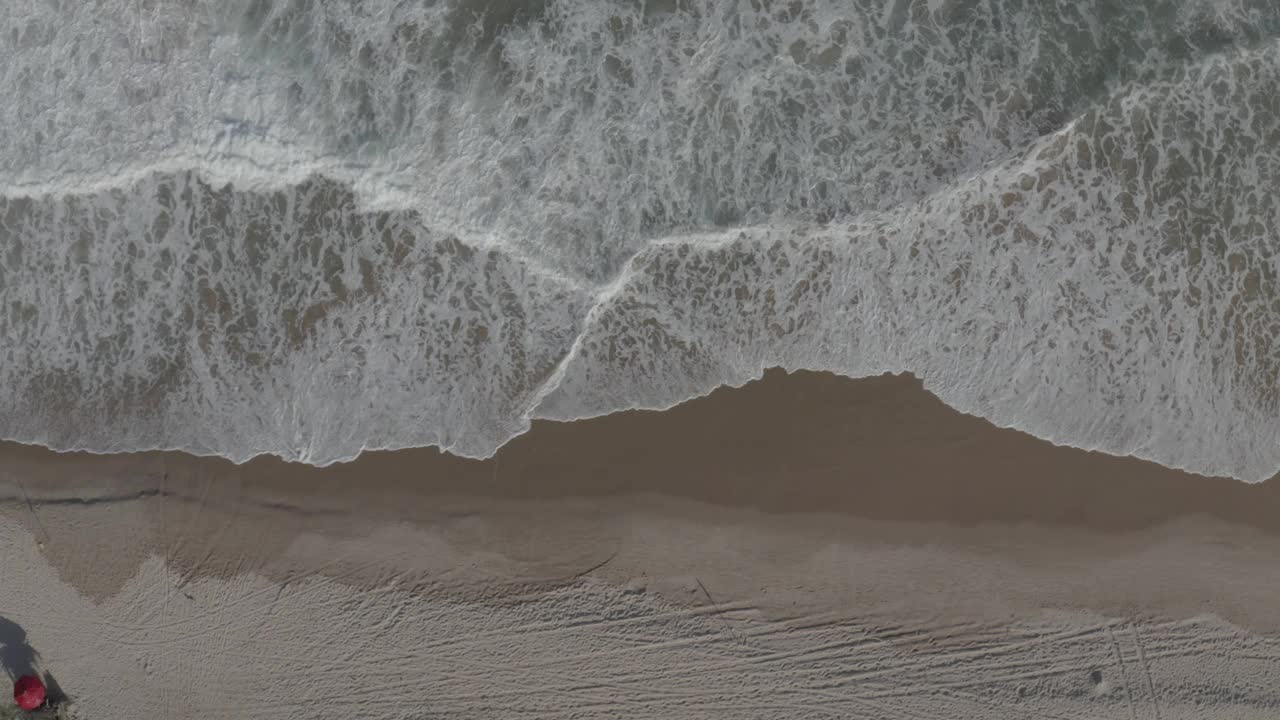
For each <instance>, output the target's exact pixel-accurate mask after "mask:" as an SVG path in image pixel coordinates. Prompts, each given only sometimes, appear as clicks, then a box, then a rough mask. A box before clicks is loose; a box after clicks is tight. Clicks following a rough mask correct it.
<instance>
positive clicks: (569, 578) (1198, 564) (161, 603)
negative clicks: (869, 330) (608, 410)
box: [0, 372, 1280, 720]
mask: <svg viewBox="0 0 1280 720" xmlns="http://www.w3.org/2000/svg"><path fill="white" fill-rule="evenodd" d="M0 495H2V496H3V500H4V502H3V504H2V505H0V543H2V545H0V546H2V547H3V548H4V552H3V555H0V577H2V578H3V582H0V617H3V618H5V619H7V620H8V621H10V622H11V623H13V624H15V625H16V626H17V627H20V628H21V629H22V630H23V631H24V632H25V634H26V639H25V642H27V643H29V645H30V647H31V648H33V649H34V650H35V651H36V652H38V653H40V662H41V663H42V664H43V666H44V667H46V668H47V669H48V670H50V671H51V672H52V673H53V674H54V676H55V677H56V678H57V679H58V681H59V682H60V684H61V685H62V687H63V688H64V689H65V690H66V691H67V692H68V693H70V694H71V695H72V696H73V697H75V698H76V699H77V701H78V703H79V706H80V708H81V710H82V713H83V715H84V716H85V717H91V718H133V717H143V716H146V717H163V718H167V719H175V718H215V717H236V718H241V717H247V718H256V717H263V718H268V717H269V718H279V717H289V718H507V717H511V718H535V717H539V718H540V717H546V718H560V717H575V718H596V717H599V718H616V717H637V718H808V717H813V718H939V719H942V718H946V719H949V720H950V719H957V718H1031V717H1037V718H1038V717H1048V718H1070V719H1072V720H1076V719H1077V718H1128V719H1129V720H1136V719H1138V718H1157V719H1159V720H1172V719H1174V718H1197V719H1198V718H1242V719H1243V718H1252V719H1258V720H1261V719H1264V718H1280V600H1278V598H1280V593H1278V591H1280V480H1272V481H1270V482H1268V483H1263V484H1260V485H1246V484H1244V483H1240V482H1237V481H1234V480H1229V479H1222V478H1206V477H1200V476H1194V475H1190V474H1187V473H1182V472H1178V471H1173V470H1169V469H1166V468H1162V467H1160V466H1157V465H1154V464H1152V463H1147V462H1143V461H1138V460H1133V459H1125V458H1114V457H1108V456H1103V455H1100V454H1096V453H1088V452H1083V451H1078V450H1074V449H1069V448H1060V447H1055V446H1052V445H1050V444H1048V443H1045V442H1042V441H1039V440H1036V439H1034V438H1031V437H1028V436H1026V435H1023V434H1021V433H1018V432H1014V431H1010V430H1003V429H998V428H995V427H993V426H991V425H990V424H989V423H987V422H985V421H983V420H979V419H976V418H972V417H968V416H964V415H961V414H959V413H957V412H954V411H952V410H950V409H949V408H947V407H946V406H944V405H942V404H941V403H940V402H939V401H938V400H936V399H935V398H934V397H933V396H931V395H930V394H928V393H927V392H925V391H924V390H923V389H922V388H921V387H920V384H919V383H918V382H917V381H915V380H914V379H912V378H909V377H884V378H869V379H864V380H857V381H852V380H846V379H840V378H835V377H832V376H828V375H823V374H817V373H798V374H795V375H790V376H788V375H784V374H782V373H779V372H771V373H769V374H768V375H767V376H766V378H765V379H764V380H763V381H760V382H757V383H753V384H751V385H748V386H747V387H744V388H740V389H722V390H720V391H717V392H715V393H713V394H712V395H711V396H709V397H707V398H702V399H699V400H695V401H692V402H689V403H687V404H685V405H682V406H679V407H677V408H674V409H672V410H669V411H666V412H661V413H651V412H630V413H622V414H618V415H614V416H610V417H605V418H598V419H594V420H589V421H583V422H577V423H568V424H556V423H537V424H535V426H534V428H533V429H532V430H531V431H530V432H529V433H528V434H527V435H525V436H523V437H521V438H519V439H517V440H516V441H514V442H512V443H511V444H510V445H508V446H507V447H506V448H504V449H503V450H502V451H501V452H500V453H499V455H498V457H497V458H495V459H494V460H491V461H486V462H478V461H470V460H461V459H458V458H454V457H450V456H445V455H441V454H439V453H437V452H435V451H431V450H415V451H399V452H389V453H371V454H368V455H366V456H365V457H363V458H361V459H360V460H358V461H356V462H354V463H350V464H346V465H341V466H334V467H330V468H326V469H315V468H309V467H305V466H297V465H289V464H285V463H281V462H279V461H276V460H272V459H260V460H255V461H253V462H251V463H248V464H247V465H243V466H235V465H232V464H230V463H227V462H223V461H219V460H214V459H197V458H192V457H189V456H185V455H181V454H176V453H143V454H137V455H124V456H105V457H104V456H90V455H84V454H70V455H58V454H54V453H51V452H48V451H44V450H41V449H36V448H28V447H21V446H15V445H5V446H0ZM0 627H3V626H0ZM3 635H4V634H3V633H0V641H3V640H4V639H5V638H4V637H3Z"/></svg>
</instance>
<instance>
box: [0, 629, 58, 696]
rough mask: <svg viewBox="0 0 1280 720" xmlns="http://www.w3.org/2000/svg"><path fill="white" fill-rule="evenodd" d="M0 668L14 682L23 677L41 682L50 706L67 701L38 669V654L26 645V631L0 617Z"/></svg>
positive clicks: (47, 675)
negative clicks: (30, 676) (35, 678)
mask: <svg viewBox="0 0 1280 720" xmlns="http://www.w3.org/2000/svg"><path fill="white" fill-rule="evenodd" d="M0 666H3V667H4V670H5V672H7V673H8V674H9V677H10V679H11V680H15V681H16V680H17V679H18V678H20V677H22V676H23V675H35V676H36V677H39V678H40V679H41V680H43V681H44V686H45V690H46V692H47V694H48V698H49V703H50V704H52V705H57V704H59V703H61V702H63V701H64V700H66V699H67V696H66V694H65V693H63V692H62V688H61V687H59V685H58V681H57V680H54V678H53V675H52V674H50V673H49V671H48V670H41V669H40V653H38V652H36V651H35V648H33V647H31V645H29V644H28V643H27V631H26V630H23V629H22V626H21V625H19V624H17V623H15V622H12V621H10V620H8V619H6V618H4V617H0Z"/></svg>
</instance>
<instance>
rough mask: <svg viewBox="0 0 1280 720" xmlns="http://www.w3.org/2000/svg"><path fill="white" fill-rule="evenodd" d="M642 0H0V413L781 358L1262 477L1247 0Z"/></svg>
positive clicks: (1251, 16) (655, 400)
mask: <svg viewBox="0 0 1280 720" xmlns="http://www.w3.org/2000/svg"><path fill="white" fill-rule="evenodd" d="M784 5H785V6H784ZM481 7H482V8H486V9H487V10H488V11H489V12H490V15H491V16H492V15H499V14H501V13H502V12H503V11H504V7H505V6H503V5H502V4H501V3H494V4H492V5H488V6H483V5H482V6H481ZM682 8H684V9H682V10H680V11H678V12H653V11H647V10H645V9H643V8H641V7H640V6H638V5H636V4H633V3H628V2H622V1H621V0H618V1H617V2H607V1H603V0H590V1H588V0H560V1H558V2H552V3H550V4H549V7H548V9H547V10H546V11H545V12H543V13H542V14H541V15H540V16H539V17H538V18H537V19H534V20H529V19H524V20H520V21H518V22H515V23H513V24H510V25H507V26H501V27H499V26H498V25H495V24H494V23H488V24H486V23H484V22H479V23H476V22H472V20H471V18H470V15H469V14H468V13H467V12H465V11H464V10H465V8H463V6H461V5H459V4H456V3H450V2H440V3H434V4H419V3H395V2H391V1H390V0H387V1H386V2H362V3H355V2H347V1H345V0H323V1H321V0H316V1H314V2H309V3H299V2H286V1H284V0H280V1H278V2H257V1H255V2H248V1H246V2H238V3H224V2H217V3H215V2H212V1H210V2H196V3H191V2H187V1H185V0H184V1H183V2H176V0H174V1H164V0H162V1H160V2H155V3H150V4H145V5H142V4H138V3H125V2H123V1H122V0H121V1H120V2H113V1H112V0H100V1H99V2H98V3H96V4H93V3H79V4H58V3H41V4H37V3H30V4H22V5H18V6H8V7H6V8H5V9H3V10H0V53H3V54H4V55H5V56H6V57H12V58H18V62H15V63H10V64H7V65H6V66H4V67H3V68H0V87H2V88H4V89H5V91H6V93H7V95H8V96H9V97H10V98H11V99H12V101H11V102H6V103H4V104H3V105H2V106H0V127H3V128H4V129H3V130H2V131H0V132H3V133H4V134H3V135H2V136H0V140H2V141H3V142H0V198H2V199H0V222H3V223H4V224H3V225H0V313H2V314H0V318H2V319H3V324H2V325H0V335H2V336H3V339H4V341H5V342H4V346H3V348H2V349H0V359H2V360H3V364H2V365H0V387H3V388H4V390H3V391H0V408H3V414H2V416H0V436H3V437H6V438H10V439H17V440H23V441H27V442H40V443H44V444H47V445H50V446H51V447H55V448H59V449H71V448H76V449H88V450H94V451H119V450H137V449H150V448H174V449H183V450H187V451H191V452H197V453H213V454H219V455H223V456H226V457H229V458H232V459H234V460H237V461H240V460H244V459H247V458H249V457H252V456H253V455H255V454H258V453H264V452H266V453H274V454H278V455H281V456H284V457H287V458H291V459H297V460H302V461H305V462H312V463H317V464H325V463H328V462H332V461H335V460H341V459H346V458H349V457H352V456H354V455H355V454H357V453H359V452H360V451H361V450H363V449H371V448H397V447H409V446H421V445H432V444H434V445H440V446H441V447H445V448H447V449H450V450H451V451H454V452H458V453H460V454H464V455H471V456H485V455H488V454H491V453H492V452H493V451H494V450H495V449H496V448H497V447H498V446H500V445H501V444H502V443H504V442H506V441H507V440H508V439H510V438H511V437H512V436H514V435H515V434H518V433H520V432H523V430H524V429H525V428H527V426H528V423H529V420H530V418H533V417H550V418H559V419H568V418H580V417H587V416H592V415H598V414H602V413H607V412H612V411H616V410H619V409H623V408H631V407H649V408H657V407H667V406H670V405H672V404H675V403H678V402H681V401H683V400H686V399H688V398H690V397H694V396H697V395H701V394H704V393H706V392H709V391H710V390H711V389H713V388H714V387H716V386H719V385H723V384H733V385H738V384H741V383H743V382H746V381H747V380H749V379H751V378H753V377H757V376H758V375H759V374H760V372H761V371H762V370H763V369H764V368H766V367H769V366H782V367H785V368H789V369H798V368H810V369H823V370H831V371H834V372H838V373H842V374H845V375H849V376H854V377H857V376H865V375H873V374H878V373H881V372H886V371H893V372H903V371H909V372H912V373H915V374H916V375H918V376H920V377H922V378H923V379H924V380H925V382H926V384H927V385H928V386H929V387H930V388H931V389H932V390H934V391H935V392H936V393H938V394H939V395H940V396H941V397H942V398H943V399H944V400H945V401H946V402H948V403H949V404H951V405H953V406H955V407H957V408H959V409H961V410H964V411H966V412H972V413H975V414H979V415H982V416H984V417H987V418H990V419H992V420H993V421H994V422H996V423H997V424H1000V425H1006V426H1014V427H1019V428H1022V429H1024V430H1027V431H1029V432H1032V433H1034V434H1036V435H1039V436H1040V437H1044V438H1047V439H1050V440H1052V441H1054V442H1057V443H1060V444H1067V445H1074V446H1078V447H1085V448H1089V449H1098V450H1104V451H1106V452H1111V453H1117V454H1132V455H1137V456H1140V457H1145V458H1150V459H1153V460H1156V461H1158V462H1162V463H1164V464H1167V465H1172V466H1176V467H1182V468H1187V469H1190V470H1195V471H1198V472H1205V473H1214V474H1228V475H1232V476H1234V477H1238V478H1241V479H1245V480H1259V479H1262V478H1265V477H1267V476H1269V475H1271V474H1273V473H1274V472H1275V471H1276V470H1277V468H1280V421H1278V420H1277V417H1280V412H1278V411H1280V406H1278V405H1277V403H1278V402H1280V399H1278V397H1280V391H1277V390H1276V387H1277V385H1278V384H1280V381H1278V380H1277V377H1278V375H1280V297H1277V293H1278V291H1277V285H1278V282H1277V278H1280V240H1278V234H1280V209H1278V207H1280V206H1278V203H1277V201H1276V200H1275V199H1274V198H1273V197H1272V195H1273V193H1270V192H1268V191H1267V190H1266V189H1267V188H1273V187H1280V177H1278V175H1280V155H1277V153H1278V152H1280V151H1277V148H1280V108H1278V107H1276V106H1275V100H1274V98H1275V97H1278V96H1280V45H1277V42H1276V40H1275V34H1276V29H1277V28H1280V7H1276V6H1275V5H1274V4H1271V3H1266V2H1255V1H1253V0H1232V1H1230V2H1209V1H1208V0H1205V1H1204V2H1190V3H1187V2H1173V0H1145V2H1138V3H1131V4H1129V5H1127V6H1126V7H1125V8H1117V9H1115V13H1116V14H1115V15H1114V16H1110V17H1107V18H1100V17H1093V16H1088V15H1086V14H1084V10H1083V9H1082V7H1081V6H1079V5H1078V4H1076V3H1072V2H1068V1H1067V0H1060V1H1055V2H1051V3H1030V4H1024V3H1022V2H1019V1H1018V0H1003V2H998V3H995V4H981V5H977V4H965V3H949V4H947V3H943V4H939V3H927V2H908V3H900V4H898V5H897V6H895V10H894V11H893V12H890V13H887V14H885V13H884V12H883V6H882V4H880V3H855V4H852V5H851V4H849V3H845V2H836V1H835V0H807V1H806V2H801V3H793V4H778V5H777V6H773V5H767V4H765V5H761V4H752V3H745V2H742V3H738V2H728V1H727V0H726V1H725V2H713V1H712V0H699V1H698V2H692V3H687V4H684V5H682ZM1268 23H1271V24H1268Z"/></svg>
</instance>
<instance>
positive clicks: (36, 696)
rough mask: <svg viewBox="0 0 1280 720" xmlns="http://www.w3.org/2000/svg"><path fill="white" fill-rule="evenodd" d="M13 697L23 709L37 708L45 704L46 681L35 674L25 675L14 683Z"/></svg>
mask: <svg viewBox="0 0 1280 720" xmlns="http://www.w3.org/2000/svg"><path fill="white" fill-rule="evenodd" d="M13 699H14V700H15V701H17V703H18V707H20V708H22V709H23V710H35V709H36V708H38V707H40V706H41V705H43V704H44V683H42V682H40V678H38V677H36V676H34V675H23V676H22V677H20V678H18V682H16V683H14V684H13Z"/></svg>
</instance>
